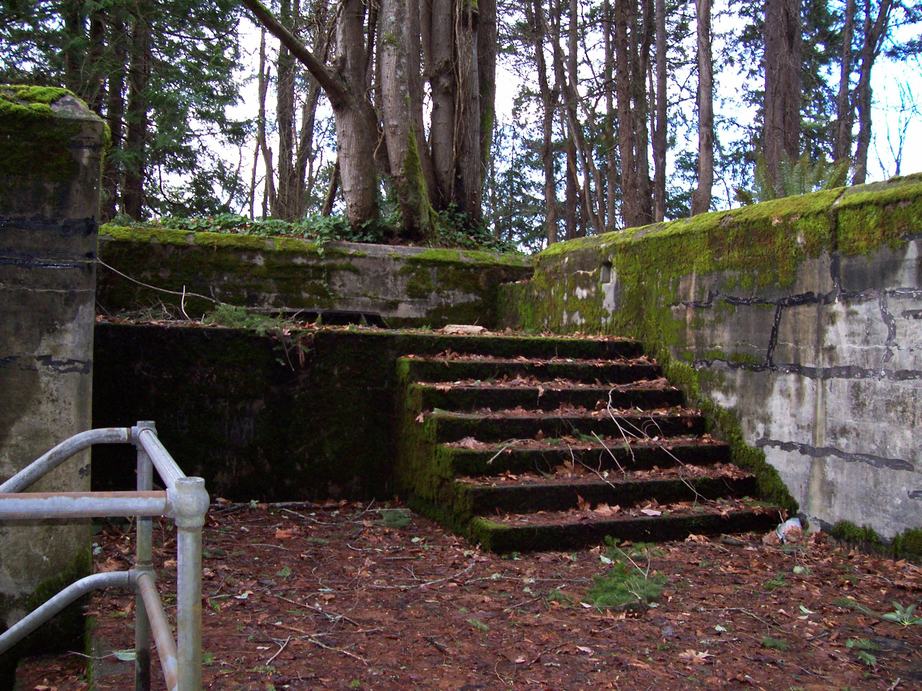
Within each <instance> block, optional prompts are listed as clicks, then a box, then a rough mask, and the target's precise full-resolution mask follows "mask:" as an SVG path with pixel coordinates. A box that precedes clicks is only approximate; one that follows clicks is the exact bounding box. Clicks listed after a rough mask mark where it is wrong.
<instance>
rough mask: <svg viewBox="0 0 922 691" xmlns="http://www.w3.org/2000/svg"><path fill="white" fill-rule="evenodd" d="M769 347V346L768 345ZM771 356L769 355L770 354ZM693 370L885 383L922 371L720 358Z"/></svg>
mask: <svg viewBox="0 0 922 691" xmlns="http://www.w3.org/2000/svg"><path fill="white" fill-rule="evenodd" d="M769 345H770V346H771V344H769ZM770 354H771V353H770ZM693 364H694V366H695V369H702V368H704V367H712V366H714V365H718V366H722V367H726V368H727V369H733V370H738V369H741V370H747V371H750V372H766V371H770V372H779V373H781V374H798V375H801V376H804V377H808V378H809V379H817V380H820V381H826V380H827V379H855V380H862V379H878V380H886V381H916V380H922V370H905V369H901V370H875V369H868V368H866V367H858V366H857V365H838V366H836V367H811V366H810V365H795V364H793V363H791V364H781V365H779V364H775V363H774V362H770V361H766V362H764V363H759V364H754V363H750V362H732V361H730V360H724V359H722V358H713V359H704V358H701V359H696V360H694V361H693Z"/></svg>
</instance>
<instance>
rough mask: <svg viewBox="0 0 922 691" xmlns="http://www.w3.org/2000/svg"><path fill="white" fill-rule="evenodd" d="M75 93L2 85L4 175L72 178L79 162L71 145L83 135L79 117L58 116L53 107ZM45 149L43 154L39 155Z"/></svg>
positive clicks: (1, 160) (1, 168) (0, 117)
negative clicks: (77, 136) (73, 139)
mask: <svg viewBox="0 0 922 691" xmlns="http://www.w3.org/2000/svg"><path fill="white" fill-rule="evenodd" d="M66 96H70V97H72V98H75V97H74V96H73V94H71V93H70V92H69V91H67V90H65V89H56V88H51V87H39V86H0V151H2V156H0V177H20V176H24V175H28V176H29V177H41V178H45V179H48V180H50V181H55V182H57V181H67V180H70V179H71V178H72V177H73V176H74V175H75V174H76V172H77V170H78V162H77V161H76V160H75V159H74V157H73V155H72V154H71V152H70V149H69V144H70V141H71V139H72V138H73V137H75V136H76V135H77V134H79V132H80V130H81V123H80V121H78V120H73V119H70V118H62V117H58V116H57V115H56V114H55V112H54V111H53V110H52V108H51V106H52V105H53V104H54V103H56V102H57V101H59V100H61V99H62V98H64V97H66ZM36 152H41V155H36Z"/></svg>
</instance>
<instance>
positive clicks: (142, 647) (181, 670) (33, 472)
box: [0, 422, 209, 691]
mask: <svg viewBox="0 0 922 691" xmlns="http://www.w3.org/2000/svg"><path fill="white" fill-rule="evenodd" d="M113 443H131V444H133V445H134V446H135V448H136V449H137V490H136V491H134V492H56V493H52V492H41V493H40V492H33V493H28V494H23V493H22V490H24V489H26V488H27V487H29V486H30V485H31V484H33V483H34V482H35V481H37V480H38V479H40V478H41V477H42V476H43V475H44V474H46V473H48V472H49V471H51V470H53V469H54V468H56V467H57V466H59V465H60V464H61V463H63V462H64V461H65V460H67V459H68V458H69V457H71V456H73V455H74V454H76V453H78V452H79V451H82V450H83V449H86V448H88V447H90V446H92V445H93V444H113ZM154 468H156V469H157V473H158V475H160V478H161V479H162V480H163V483H164V484H165V485H166V491H165V492H163V491H160V492H156V491H153V489H152V488H153V469H154ZM208 504H209V498H208V492H207V491H205V481H204V480H202V478H199V477H186V475H185V474H184V473H183V472H182V470H181V469H180V468H179V466H178V465H177V464H176V461H174V460H173V457H172V456H171V455H170V454H169V452H168V451H167V450H166V449H165V448H164V446H163V444H161V443H160V440H159V439H158V438H157V430H156V427H155V425H154V423H153V422H138V423H137V425H136V426H134V427H131V428H111V429H96V430H89V431H87V432H81V433H80V434H77V435H75V436H73V437H71V438H70V439H68V440H66V441H64V442H62V443H60V444H58V445H57V446H55V447H54V448H53V449H51V450H50V451H48V452H47V453H45V454H44V455H42V456H41V457H39V458H38V459H36V460H35V461H34V462H33V463H31V464H30V465H29V466H27V467H26V468H24V469H23V470H21V471H20V472H19V473H17V474H16V475H14V476H13V477H11V478H10V479H9V480H7V481H6V482H4V483H3V484H2V485H0V520H29V519H36V518H38V519H44V518H58V519H60V518H87V517H101V516H135V517H136V518H137V552H136V556H135V568H134V569H132V570H130V571H120V572H113V573H105V574H96V575H93V576H88V577H86V578H83V579H81V580H79V581H76V582H75V583H73V584H71V585H70V586H68V587H67V588H65V589H64V590H62V591H61V592H60V593H58V594H57V595H55V596H54V597H52V598H51V599H50V600H48V602H46V603H45V604H43V605H41V606H40V607H38V608H37V609H36V610H35V611H33V612H31V613H30V614H28V615H26V616H25V617H24V618H23V619H21V620H20V621H19V622H17V623H16V624H14V625H13V626H11V627H10V628H9V629H7V630H6V631H5V632H4V633H3V634H0V654H2V653H3V652H5V651H6V650H8V649H9V648H10V647H12V646H13V645H15V644H16V643H17V642H19V641H20V640H22V638H24V637H25V636H27V635H28V634H29V633H31V632H32V631H34V630H35V629H36V628H37V627H38V626H40V625H41V624H42V623H44V622H46V621H47V620H48V619H50V618H51V617H53V616H54V615H56V614H57V613H59V612H60V611H61V610H62V609H64V608H65V607H66V606H67V605H69V604H71V603H72V602H74V601H75V600H77V599H78V598H80V597H81V596H83V595H85V594H86V593H88V592H90V591H91V590H94V589H96V588H104V587H109V586H113V585H117V586H120V587H129V588H134V589H135V598H136V604H137V608H136V618H135V653H136V654H135V688H136V689H137V690H139V691H147V690H148V689H150V680H151V677H150V659H151V637H152V636H153V639H154V641H156V643H157V654H158V657H159V659H160V665H161V668H162V669H163V676H164V679H165V680H166V683H167V687H168V688H169V689H170V690H171V691H197V690H198V689H200V688H201V685H202V666H201V665H202V528H203V526H204V524H205V513H206V512H207V511H208ZM152 516H168V517H171V518H173V520H174V522H175V523H176V528H177V540H176V604H177V609H176V629H177V639H178V641H174V640H173V635H172V632H171V630H170V627H169V624H168V622H167V618H166V615H165V614H164V611H163V605H162V604H161V602H160V596H159V595H158V594H157V589H156V586H155V585H154V581H155V579H154V569H153V565H152V524H151V517H152Z"/></svg>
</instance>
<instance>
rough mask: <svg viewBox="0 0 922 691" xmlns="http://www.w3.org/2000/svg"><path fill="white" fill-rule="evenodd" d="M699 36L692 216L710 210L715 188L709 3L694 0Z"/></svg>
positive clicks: (704, 0) (706, 0) (709, 0)
mask: <svg viewBox="0 0 922 691" xmlns="http://www.w3.org/2000/svg"><path fill="white" fill-rule="evenodd" d="M695 13H696V16H697V34H698V185H697V187H696V188H695V191H694V193H693V194H692V203H691V213H692V216H695V215H696V214H700V213H705V212H706V211H708V210H709V209H710V208H711V190H712V188H713V186H714V79H713V63H712V60H711V0H695Z"/></svg>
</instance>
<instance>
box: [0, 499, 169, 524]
mask: <svg viewBox="0 0 922 691" xmlns="http://www.w3.org/2000/svg"><path fill="white" fill-rule="evenodd" d="M169 515H171V510H170V504H169V501H168V499H167V493H166V492H27V493H21V494H0V521H22V520H39V519H45V518H100V517H105V516H169Z"/></svg>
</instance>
